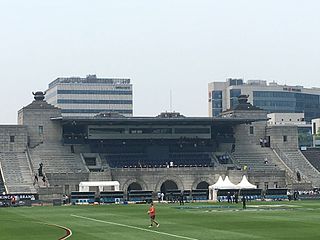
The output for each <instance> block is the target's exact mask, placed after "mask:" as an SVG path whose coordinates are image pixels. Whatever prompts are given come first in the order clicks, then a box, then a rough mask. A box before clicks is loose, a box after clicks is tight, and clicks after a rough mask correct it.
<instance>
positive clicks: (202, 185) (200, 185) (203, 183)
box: [196, 181, 210, 189]
mask: <svg viewBox="0 0 320 240" xmlns="http://www.w3.org/2000/svg"><path fill="white" fill-rule="evenodd" d="M209 186H210V185H209V183H207V182H206V181H201V182H199V183H198V185H197V186H196V189H209Z"/></svg>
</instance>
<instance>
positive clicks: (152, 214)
mask: <svg viewBox="0 0 320 240" xmlns="http://www.w3.org/2000/svg"><path fill="white" fill-rule="evenodd" d="M148 214H149V216H150V221H151V222H150V226H149V227H152V226H153V224H155V225H156V226H157V227H159V226H160V224H159V223H158V222H157V221H156V220H155V219H156V209H155V207H154V205H153V203H151V204H150V208H149V211H148Z"/></svg>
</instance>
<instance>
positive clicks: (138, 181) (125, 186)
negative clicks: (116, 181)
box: [122, 178, 149, 192]
mask: <svg viewBox="0 0 320 240" xmlns="http://www.w3.org/2000/svg"><path fill="white" fill-rule="evenodd" d="M133 183H134V184H138V185H140V187H141V190H149V189H148V186H147V184H146V183H145V182H144V181H143V180H141V179H136V178H130V179H128V180H127V181H125V183H124V184H123V185H122V190H123V191H124V192H127V190H128V188H129V186H130V185H131V184H133Z"/></svg>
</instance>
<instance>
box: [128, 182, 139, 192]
mask: <svg viewBox="0 0 320 240" xmlns="http://www.w3.org/2000/svg"><path fill="white" fill-rule="evenodd" d="M131 190H142V187H141V185H140V184H139V183H137V182H133V183H131V184H130V185H129V187H128V192H130V191H131Z"/></svg>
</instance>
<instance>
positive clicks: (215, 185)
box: [210, 176, 223, 189]
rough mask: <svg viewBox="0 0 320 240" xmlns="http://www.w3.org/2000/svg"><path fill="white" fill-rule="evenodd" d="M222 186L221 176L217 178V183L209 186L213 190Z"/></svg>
mask: <svg viewBox="0 0 320 240" xmlns="http://www.w3.org/2000/svg"><path fill="white" fill-rule="evenodd" d="M222 184H223V179H222V177H221V176H219V178H218V181H217V182H216V183H215V184H213V185H211V186H210V187H211V188H214V189H219V188H220V186H221V185H222Z"/></svg>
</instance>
